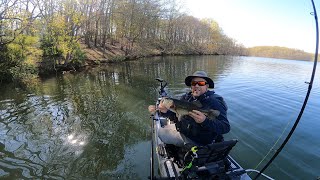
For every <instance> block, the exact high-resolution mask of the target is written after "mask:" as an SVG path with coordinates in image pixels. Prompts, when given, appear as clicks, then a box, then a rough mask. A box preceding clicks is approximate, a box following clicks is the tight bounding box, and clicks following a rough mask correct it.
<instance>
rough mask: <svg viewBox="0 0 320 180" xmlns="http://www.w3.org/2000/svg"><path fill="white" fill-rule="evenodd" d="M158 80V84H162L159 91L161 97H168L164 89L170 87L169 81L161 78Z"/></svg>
mask: <svg viewBox="0 0 320 180" xmlns="http://www.w3.org/2000/svg"><path fill="white" fill-rule="evenodd" d="M156 80H157V81H158V82H160V90H159V95H160V96H161V97H166V96H167V95H168V94H167V92H166V91H165V90H164V88H165V87H166V86H167V85H168V83H167V81H165V80H163V79H161V78H156Z"/></svg>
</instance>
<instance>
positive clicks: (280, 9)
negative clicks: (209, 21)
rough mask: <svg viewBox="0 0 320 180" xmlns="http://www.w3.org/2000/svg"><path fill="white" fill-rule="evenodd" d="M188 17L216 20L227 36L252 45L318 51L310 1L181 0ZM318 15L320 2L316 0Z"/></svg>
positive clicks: (247, 45) (249, 45)
mask: <svg viewBox="0 0 320 180" xmlns="http://www.w3.org/2000/svg"><path fill="white" fill-rule="evenodd" d="M181 2H182V3H183V4H184V7H185V10H186V11H187V12H188V14H190V15H192V16H194V17H198V18H213V19H214V20H216V21H217V22H218V24H219V25H220V27H221V28H222V29H223V31H224V33H225V34H226V35H228V36H229V37H231V38H233V39H235V40H236V41H237V42H238V43H242V44H243V45H244V46H246V47H252V46H264V45H265V46H284V47H289V48H296V49H301V50H304V51H306V52H311V53H314V52H315V47H316V46H315V37H316V35H315V34H316V33H315V32H316V30H315V27H316V25H315V24H316V23H315V20H314V17H313V16H312V15H310V13H311V12H313V9H312V3H311V0H181ZM315 3H316V7H317V15H318V17H319V14H320V0H315Z"/></svg>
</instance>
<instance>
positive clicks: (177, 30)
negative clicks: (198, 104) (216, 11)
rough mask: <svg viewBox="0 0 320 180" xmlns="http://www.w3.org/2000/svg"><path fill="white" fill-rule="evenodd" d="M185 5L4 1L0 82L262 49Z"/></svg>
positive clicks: (159, 0) (148, 0)
mask: <svg viewBox="0 0 320 180" xmlns="http://www.w3.org/2000/svg"><path fill="white" fill-rule="evenodd" d="M181 7H182V6H181V5H180V4H178V2H177V1H176V0H1V2H0V83H7V82H17V83H22V84H24V83H26V82H30V80H31V79H37V78H38V77H39V75H40V76H42V75H47V74H53V73H59V72H62V71H68V70H78V69H79V68H81V67H84V66H86V65H90V64H100V63H102V62H117V61H123V60H130V59H136V58H139V57H146V56H160V55H192V54H195V55H202V54H210V55H252V54H257V53H258V52H259V51H258V48H253V49H247V48H245V47H244V46H243V45H242V44H241V43H238V42H237V41H236V40H234V39H232V38H230V37H228V36H227V35H225V33H224V32H223V29H222V28H221V27H220V26H219V24H218V23H217V22H216V21H215V20H214V19H198V18H195V17H193V16H190V15H188V14H187V13H185V12H183V11H181ZM259 54H260V55H261V52H260V53H259ZM262 55H270V53H268V52H265V53H263V54H262ZM273 55H274V53H273V54H272V56H273Z"/></svg>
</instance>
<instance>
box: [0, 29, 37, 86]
mask: <svg viewBox="0 0 320 180" xmlns="http://www.w3.org/2000/svg"><path fill="white" fill-rule="evenodd" d="M37 42H38V38H36V37H32V36H27V35H19V36H17V37H16V38H15V40H14V41H13V42H11V43H9V44H7V45H5V46H3V49H2V51H1V52H0V57H1V63H0V67H1V70H0V77H1V82H11V81H13V82H18V83H24V82H27V81H28V80H29V79H33V78H34V77H36V75H37V68H36V67H37V62H38V61H39V59H40V58H41V56H42V51H41V50H39V48H38V44H39V43H37Z"/></svg>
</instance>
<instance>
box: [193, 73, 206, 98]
mask: <svg viewBox="0 0 320 180" xmlns="http://www.w3.org/2000/svg"><path fill="white" fill-rule="evenodd" d="M204 82H205V83H207V81H206V80H205V79H203V78H199V77H196V78H193V79H192V81H191V93H192V95H193V96H194V97H198V96H200V95H202V94H204V93H205V92H207V90H208V87H209V85H208V84H205V85H203V84H201V83H204ZM201 85H203V86H201Z"/></svg>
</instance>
